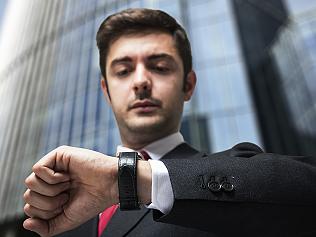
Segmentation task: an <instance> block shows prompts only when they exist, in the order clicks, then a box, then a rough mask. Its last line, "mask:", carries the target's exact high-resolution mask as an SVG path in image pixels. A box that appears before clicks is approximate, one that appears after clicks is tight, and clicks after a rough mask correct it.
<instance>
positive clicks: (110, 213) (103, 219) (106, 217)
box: [98, 204, 118, 237]
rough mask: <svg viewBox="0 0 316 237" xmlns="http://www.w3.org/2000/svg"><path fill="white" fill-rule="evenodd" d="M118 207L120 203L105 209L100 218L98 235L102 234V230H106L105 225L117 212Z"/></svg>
mask: <svg viewBox="0 0 316 237" xmlns="http://www.w3.org/2000/svg"><path fill="white" fill-rule="evenodd" d="M117 208H118V204H115V205H113V206H111V207H109V208H107V209H105V210H104V211H103V212H102V214H101V216H100V219H99V226H98V237H100V236H101V234H102V232H103V231H104V229H105V227H106V226H107V225H108V223H109V221H110V220H111V217H112V216H113V214H114V213H115V211H116V209H117Z"/></svg>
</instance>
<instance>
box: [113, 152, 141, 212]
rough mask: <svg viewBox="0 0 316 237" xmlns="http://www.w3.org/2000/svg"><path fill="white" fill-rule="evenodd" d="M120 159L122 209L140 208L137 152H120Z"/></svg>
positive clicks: (119, 181)
mask: <svg viewBox="0 0 316 237" xmlns="http://www.w3.org/2000/svg"><path fill="white" fill-rule="evenodd" d="M117 156H118V158H119V160H118V190H119V201H120V203H119V206H120V209H121V210H122V211H129V210H139V209H140V206H139V202H138V197H137V160H138V159H140V156H139V155H138V153H137V152H120V153H118V154H117Z"/></svg>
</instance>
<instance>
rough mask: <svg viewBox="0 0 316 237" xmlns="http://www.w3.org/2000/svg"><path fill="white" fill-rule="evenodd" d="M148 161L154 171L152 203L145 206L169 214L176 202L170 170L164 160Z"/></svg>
mask: <svg viewBox="0 0 316 237" xmlns="http://www.w3.org/2000/svg"><path fill="white" fill-rule="evenodd" d="M148 161H149V164H150V166H151V171H152V186H151V203H150V204H149V205H145V206H146V207H147V208H150V209H156V210H159V211H160V212H162V213H163V214H168V213H169V212H170V210H171V208H172V206H173V202H174V196H173V190H172V187H171V181H170V177H169V173H168V170H167V168H166V166H165V164H164V163H163V162H162V161H159V160H148Z"/></svg>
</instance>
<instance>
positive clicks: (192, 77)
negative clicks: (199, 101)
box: [184, 70, 196, 101]
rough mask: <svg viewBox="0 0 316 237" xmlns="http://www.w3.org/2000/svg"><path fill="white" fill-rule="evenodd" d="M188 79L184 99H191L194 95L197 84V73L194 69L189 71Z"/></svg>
mask: <svg viewBox="0 0 316 237" xmlns="http://www.w3.org/2000/svg"><path fill="white" fill-rule="evenodd" d="M186 80H187V81H186V85H185V88H184V100H185V101H189V100H190V99H191V97H192V94H193V92H194V89H195V85H196V74H195V72H194V71H193V70H192V71H191V72H189V73H188V75H187V78H186Z"/></svg>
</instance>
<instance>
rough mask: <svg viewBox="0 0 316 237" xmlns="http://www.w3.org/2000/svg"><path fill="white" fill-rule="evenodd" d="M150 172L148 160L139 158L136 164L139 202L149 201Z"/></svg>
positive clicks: (145, 202) (147, 202)
mask: <svg viewBox="0 0 316 237" xmlns="http://www.w3.org/2000/svg"><path fill="white" fill-rule="evenodd" d="M151 185H152V173H151V166H150V164H149V162H148V161H143V160H139V161H138V164H137V196H138V200H139V202H140V203H141V204H149V203H150V202H151V188H152V187H151Z"/></svg>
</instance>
